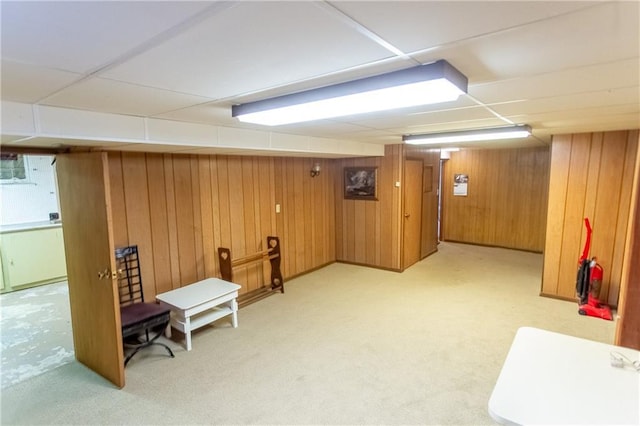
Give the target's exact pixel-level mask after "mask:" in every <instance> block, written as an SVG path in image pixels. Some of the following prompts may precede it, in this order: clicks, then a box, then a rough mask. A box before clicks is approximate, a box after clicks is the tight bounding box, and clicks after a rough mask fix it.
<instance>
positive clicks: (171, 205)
mask: <svg viewBox="0 0 640 426" xmlns="http://www.w3.org/2000/svg"><path fill="white" fill-rule="evenodd" d="M162 163H163V168H164V187H165V197H166V206H167V230H168V238H169V253H170V256H169V261H170V265H171V286H172V287H173V288H174V289H175V288H179V287H181V286H182V279H181V278H180V277H181V273H180V253H179V248H178V247H179V245H178V219H177V213H176V196H175V180H174V173H173V156H172V155H171V154H163V155H162Z"/></svg>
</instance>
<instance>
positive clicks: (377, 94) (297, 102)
mask: <svg viewBox="0 0 640 426" xmlns="http://www.w3.org/2000/svg"><path fill="white" fill-rule="evenodd" d="M466 92H467V77H465V76H464V75H463V74H462V73H461V72H460V71H458V70H457V69H455V68H454V67H453V66H451V64H449V63H448V62H447V61H444V60H440V61H436V62H432V63H429V64H425V65H418V66H416V67H412V68H407V69H404V70H400V71H394V72H390V73H387V74H380V75H376V76H373V77H366V78H361V79H359V80H353V81H348V82H345V83H339V84H336V85H333V86H325V87H320V88H318V89H311V90H306V91H303V92H298V93H292V94H289V95H284V96H278V97H275V98H271V99H264V100H261V101H256V102H249V103H246V104H241V105H234V106H233V107H232V110H231V115H232V116H233V117H237V118H238V120H240V121H242V122H245V123H254V124H262V125H266V126H278V125H283V124H292V123H300V122H303V121H312V120H321V119H325V118H334V117H341V116H345V115H354V114H362V113H367V112H375V111H384V110H390V109H397V108H406V107H411V106H418V105H427V104H433V103H439V102H449V101H455V100H456V99H458V97H459V96H460V95H462V94H464V93H466Z"/></svg>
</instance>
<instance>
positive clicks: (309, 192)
mask: <svg viewBox="0 0 640 426" xmlns="http://www.w3.org/2000/svg"><path fill="white" fill-rule="evenodd" d="M299 161H300V162H301V163H302V173H301V175H300V180H301V183H302V196H303V201H304V204H303V208H304V216H303V219H302V221H301V222H302V226H303V227H304V241H305V242H306V244H305V243H303V247H304V270H305V271H306V270H308V269H310V268H311V267H312V265H313V263H314V257H315V256H314V255H315V247H316V239H315V238H314V237H315V229H314V228H315V226H314V224H315V209H314V208H313V207H314V205H315V195H316V192H315V191H313V189H312V188H313V186H312V185H313V184H314V183H316V179H318V178H319V176H318V177H315V178H312V177H311V173H310V170H311V167H312V166H313V159H304V160H299Z"/></svg>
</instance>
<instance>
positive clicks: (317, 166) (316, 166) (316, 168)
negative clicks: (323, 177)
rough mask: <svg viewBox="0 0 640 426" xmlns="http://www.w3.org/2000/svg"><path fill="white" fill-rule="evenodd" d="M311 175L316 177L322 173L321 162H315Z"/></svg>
mask: <svg viewBox="0 0 640 426" xmlns="http://www.w3.org/2000/svg"><path fill="white" fill-rule="evenodd" d="M310 174H311V177H312V178H314V177H316V176H318V175H319V174H320V163H315V164H314V165H313V167H312V168H311V172H310Z"/></svg>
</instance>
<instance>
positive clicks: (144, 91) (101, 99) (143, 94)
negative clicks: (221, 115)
mask: <svg viewBox="0 0 640 426" xmlns="http://www.w3.org/2000/svg"><path fill="white" fill-rule="evenodd" d="M210 100H211V99H209V98H204V97H201V96H194V95H188V94H184V93H177V92H172V91H169V90H162V89H156V88H151V87H145V86H138V85H135V84H129V83H123V82H119V81H114V80H108V79H104V78H91V79H87V80H84V81H82V82H80V83H78V84H75V85H73V86H72V87H69V88H67V89H64V90H63V91H61V92H60V93H58V94H56V95H54V96H52V97H50V98H48V99H46V101H44V102H43V104H46V105H52V106H59V107H67V108H75V109H86V110H90V111H99V112H110V113H116V114H126V115H138V116H143V117H146V116H151V115H156V114H160V113H163V112H167V111H173V110H176V109H180V108H185V107H187V106H191V105H194V104H201V103H205V102H208V101H210Z"/></svg>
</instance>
